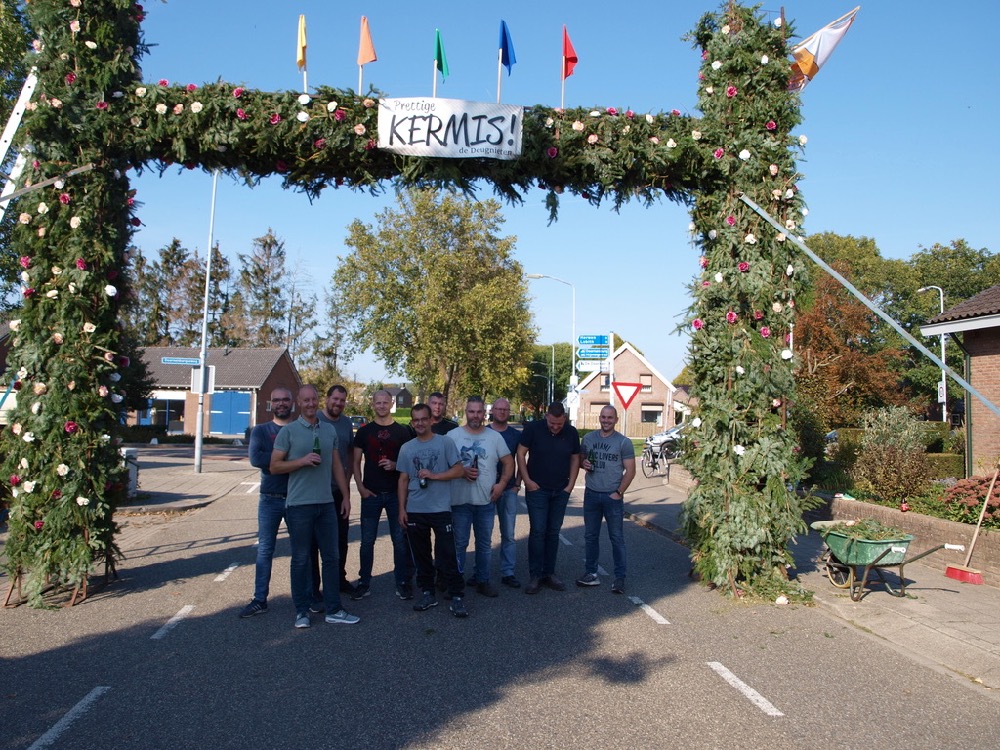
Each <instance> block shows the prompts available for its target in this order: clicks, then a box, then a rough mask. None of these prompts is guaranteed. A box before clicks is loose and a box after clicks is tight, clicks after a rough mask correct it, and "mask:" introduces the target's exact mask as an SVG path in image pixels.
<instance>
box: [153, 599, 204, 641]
mask: <svg viewBox="0 0 1000 750" xmlns="http://www.w3.org/2000/svg"><path fill="white" fill-rule="evenodd" d="M192 609H194V605H193V604H185V605H184V606H183V607H181V608H180V611H179V612H178V613H177V614H176V615H174V616H173V617H171V618H170V619H169V620H167V623H166V625H164V626H163V627H162V628H160V629H159V630H157V631H156V632H155V633H153V634H152V635H151V636H149V639H150V640H151V641H161V640H163V639H164V638H166V637H167V633H169V632H170V631H171V630H173V629H174V628H175V627H177V625H178V624H179V623H180V621H181V620H183V619H184V618H185V617H187V616H188V615H189V614H191V610H192Z"/></svg>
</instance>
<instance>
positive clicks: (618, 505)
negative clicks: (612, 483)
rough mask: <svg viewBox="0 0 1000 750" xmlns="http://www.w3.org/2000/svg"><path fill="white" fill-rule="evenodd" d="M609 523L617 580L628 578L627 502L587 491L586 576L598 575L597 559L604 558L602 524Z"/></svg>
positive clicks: (593, 491)
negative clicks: (601, 555) (626, 568)
mask: <svg viewBox="0 0 1000 750" xmlns="http://www.w3.org/2000/svg"><path fill="white" fill-rule="evenodd" d="M602 519H604V520H606V521H607V522H608V539H610V540H611V555H612V557H613V558H614V561H615V578H624V577H625V531H624V523H625V501H624V500H622V499H618V500H612V499H611V493H610V492H597V491H595V490H590V489H587V490H584V492H583V529H584V531H583V539H584V542H585V543H586V555H587V557H586V563H585V564H584V568H583V570H584V572H585V573H593V574H594V575H597V558H598V556H599V555H600V554H601V520H602Z"/></svg>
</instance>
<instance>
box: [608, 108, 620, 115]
mask: <svg viewBox="0 0 1000 750" xmlns="http://www.w3.org/2000/svg"><path fill="white" fill-rule="evenodd" d="M607 113H608V114H609V115H612V116H614V115H617V114H618V108H617V107H608V109H607Z"/></svg>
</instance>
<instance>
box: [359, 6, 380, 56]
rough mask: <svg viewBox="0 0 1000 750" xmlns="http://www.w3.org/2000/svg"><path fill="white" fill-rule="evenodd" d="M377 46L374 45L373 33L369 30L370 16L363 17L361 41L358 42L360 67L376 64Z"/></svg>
mask: <svg viewBox="0 0 1000 750" xmlns="http://www.w3.org/2000/svg"><path fill="white" fill-rule="evenodd" d="M376 60H378V55H376V54H375V45H374V44H372V32H371V30H370V29H369V28H368V16H361V41H360V42H358V65H364V64H366V63H370V62H375V61H376Z"/></svg>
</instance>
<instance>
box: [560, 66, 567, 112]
mask: <svg viewBox="0 0 1000 750" xmlns="http://www.w3.org/2000/svg"><path fill="white" fill-rule="evenodd" d="M559 78H560V79H562V84H561V86H560V88H559V109H566V55H563V56H562V67H561V68H560V70H559Z"/></svg>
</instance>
